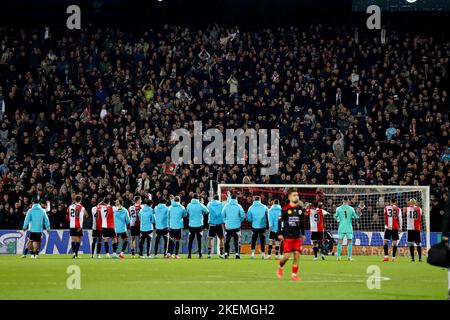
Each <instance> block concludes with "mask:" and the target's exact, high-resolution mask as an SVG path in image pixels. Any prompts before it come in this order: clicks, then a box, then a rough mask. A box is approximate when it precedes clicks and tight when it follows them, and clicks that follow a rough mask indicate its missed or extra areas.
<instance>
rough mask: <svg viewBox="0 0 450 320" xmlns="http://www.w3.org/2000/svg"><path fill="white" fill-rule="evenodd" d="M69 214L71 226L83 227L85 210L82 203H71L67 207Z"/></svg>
mask: <svg viewBox="0 0 450 320" xmlns="http://www.w3.org/2000/svg"><path fill="white" fill-rule="evenodd" d="M67 214H68V215H69V223H70V228H72V229H74V228H75V229H79V228H82V227H83V218H84V214H85V210H84V207H83V206H82V205H81V204H76V203H75V204H71V205H70V206H69V207H68V208H67Z"/></svg>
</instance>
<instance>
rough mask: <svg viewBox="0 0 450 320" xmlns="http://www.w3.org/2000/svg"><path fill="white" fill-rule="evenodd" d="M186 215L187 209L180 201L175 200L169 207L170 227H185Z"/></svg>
mask: <svg viewBox="0 0 450 320" xmlns="http://www.w3.org/2000/svg"><path fill="white" fill-rule="evenodd" d="M185 217H186V209H185V208H184V206H182V205H181V204H180V203H179V202H176V201H173V200H172V202H171V205H170V207H169V228H170V229H173V230H178V229H183V227H184V223H183V218H185Z"/></svg>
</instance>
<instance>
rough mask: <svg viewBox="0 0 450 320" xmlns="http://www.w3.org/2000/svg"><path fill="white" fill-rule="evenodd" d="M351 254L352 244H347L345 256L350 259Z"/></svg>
mask: <svg viewBox="0 0 450 320" xmlns="http://www.w3.org/2000/svg"><path fill="white" fill-rule="evenodd" d="M352 252H353V244H352V243H349V244H348V245H347V256H348V257H349V258H351V257H352Z"/></svg>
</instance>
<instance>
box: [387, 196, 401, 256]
mask: <svg viewBox="0 0 450 320" xmlns="http://www.w3.org/2000/svg"><path fill="white" fill-rule="evenodd" d="M389 202H390V203H389V205H388V206H386V207H385V208H384V223H385V226H384V227H385V230H384V246H383V249H384V259H383V261H389V248H388V242H389V240H391V239H392V261H395V255H396V254H397V241H398V239H399V238H400V237H399V232H400V231H401V230H402V211H401V210H400V208H399V207H397V205H396V204H395V199H393V198H392V199H391V200H390V201H389Z"/></svg>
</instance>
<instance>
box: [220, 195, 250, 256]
mask: <svg viewBox="0 0 450 320" xmlns="http://www.w3.org/2000/svg"><path fill="white" fill-rule="evenodd" d="M222 216H223V219H224V220H225V229H226V238H225V259H228V256H229V255H230V242H231V238H233V240H234V252H235V255H236V259H240V258H241V256H240V236H241V224H242V221H244V218H245V212H244V209H243V208H242V206H241V205H240V204H239V203H238V201H237V199H236V195H232V196H231V199H230V202H228V203H227V204H226V205H225V206H224V207H223V209H222Z"/></svg>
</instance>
